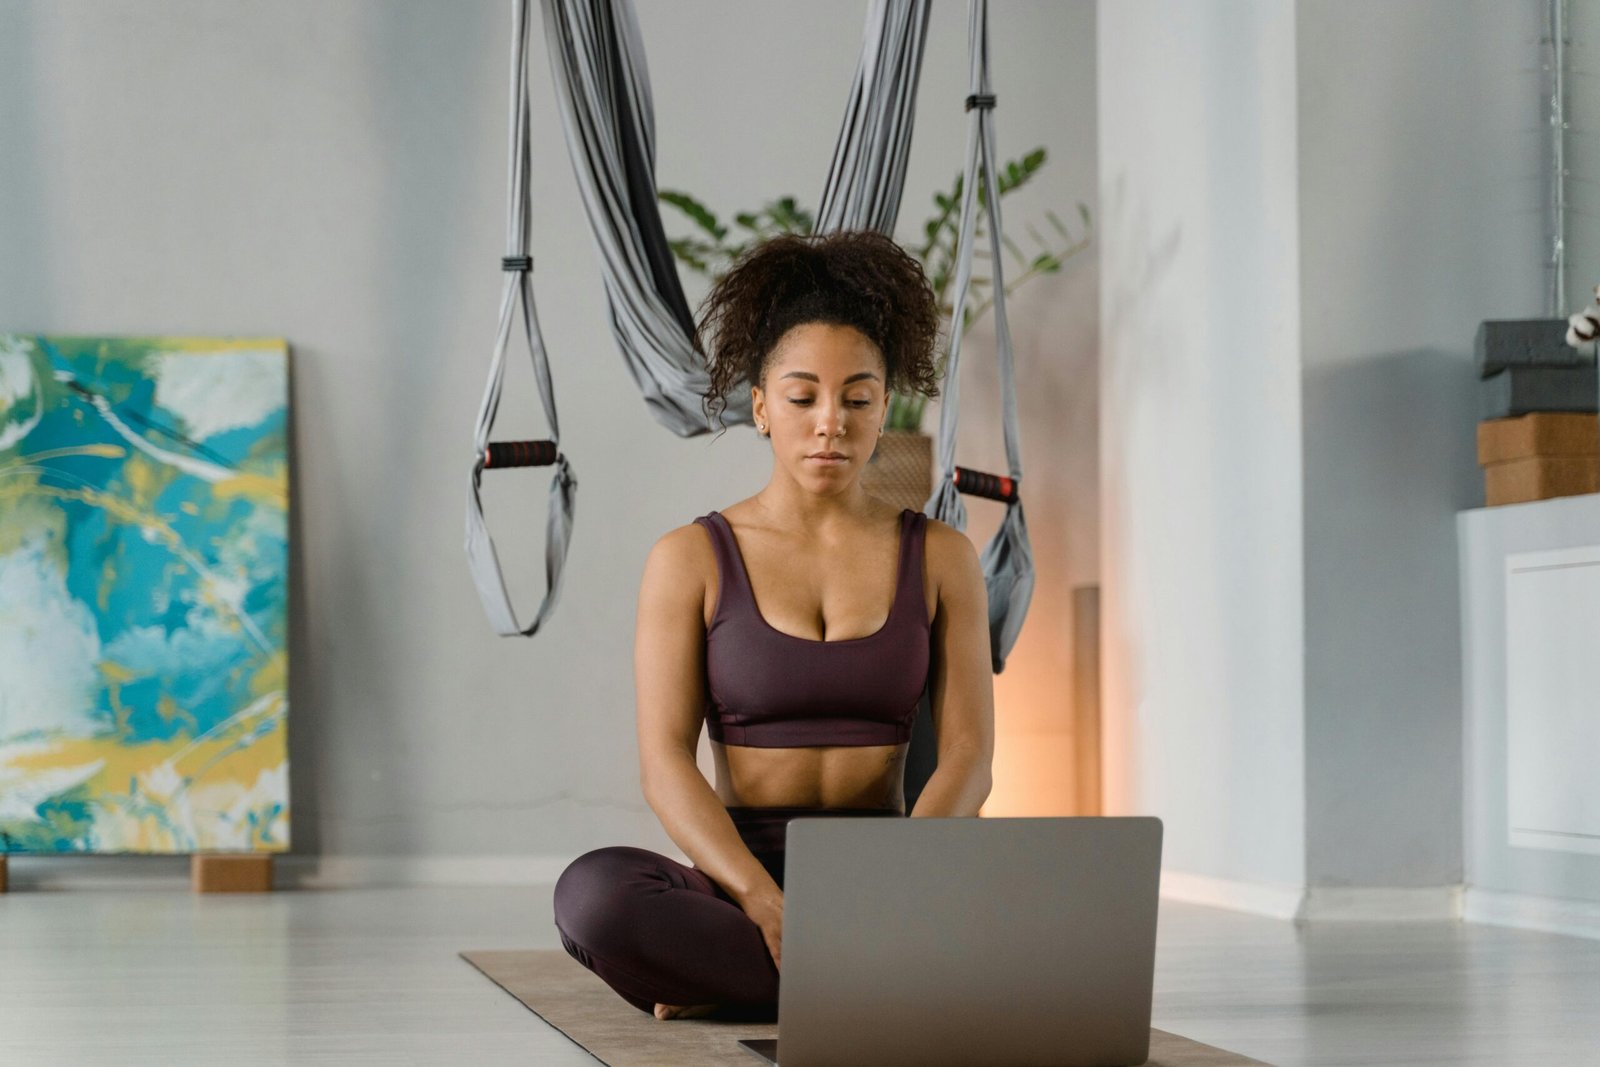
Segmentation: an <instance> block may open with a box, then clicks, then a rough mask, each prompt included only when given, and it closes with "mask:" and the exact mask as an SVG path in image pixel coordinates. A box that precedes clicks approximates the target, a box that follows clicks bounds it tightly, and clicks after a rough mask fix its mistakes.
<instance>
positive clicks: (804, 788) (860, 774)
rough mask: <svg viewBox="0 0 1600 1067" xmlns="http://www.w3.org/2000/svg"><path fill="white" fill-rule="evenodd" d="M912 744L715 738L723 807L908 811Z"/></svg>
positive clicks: (713, 752) (713, 751) (714, 754)
mask: <svg viewBox="0 0 1600 1067" xmlns="http://www.w3.org/2000/svg"><path fill="white" fill-rule="evenodd" d="M909 747H910V746H909V745H908V744H899V745H836V746H817V747H807V748H755V747H752V746H748V745H724V744H722V743H721V742H719V741H712V742H711V756H712V759H713V761H714V762H715V764H716V769H717V783H716V791H717V796H718V797H719V798H720V799H721V800H722V804H723V806H724V807H745V808H775V807H807V808H894V809H895V810H896V811H905V806H906V800H905V766H906V749H907V748H909Z"/></svg>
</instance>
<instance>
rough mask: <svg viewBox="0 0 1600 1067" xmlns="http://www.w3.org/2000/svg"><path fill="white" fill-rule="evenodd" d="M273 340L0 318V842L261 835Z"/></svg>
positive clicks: (115, 846)
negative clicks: (95, 331)
mask: <svg viewBox="0 0 1600 1067" xmlns="http://www.w3.org/2000/svg"><path fill="white" fill-rule="evenodd" d="M287 417H288V349H287V346H286V345H285V343H284V342H283V341H282V340H281V339H250V340H239V339H220V338H191V337H154V338H127V337H57V336H38V335H25V334H0V850H3V851H10V852H96V853H101V852H150V853H183V852H196V851H213V850H216V851H231V850H239V851H274V852H275V851H282V850H284V849H287V848H288V846H289V790H288V783H289V779H288V770H289V766H288V733H287V715H288V694H287V688H286V686H287V681H288V646H287V631H288V610H287V609H288V559H289V554H288V547H289V544H288V539H289V523H288V518H289V515H288V511H289V479H288V448H287Z"/></svg>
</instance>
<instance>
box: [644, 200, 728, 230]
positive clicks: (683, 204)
mask: <svg viewBox="0 0 1600 1067" xmlns="http://www.w3.org/2000/svg"><path fill="white" fill-rule="evenodd" d="M656 197H657V199H659V200H661V201H662V202H663V203H667V204H671V205H672V206H673V207H675V208H677V209H678V210H679V211H681V212H683V213H684V214H685V215H688V216H689V218H690V219H692V220H694V222H695V224H696V225H698V226H699V227H700V228H701V229H702V230H705V231H706V232H707V233H709V234H710V235H711V236H713V237H715V238H716V239H717V240H718V241H720V240H722V239H723V238H724V237H726V236H728V231H727V229H726V228H724V227H723V225H722V224H721V223H719V222H718V221H717V217H716V216H715V215H713V214H712V213H711V209H710V208H708V207H706V206H705V205H704V204H702V203H701V202H700V201H698V200H696V199H695V198H694V197H692V196H690V195H689V194H688V193H684V192H679V191H678V190H676V189H662V190H659V191H658V192H657V193H656Z"/></svg>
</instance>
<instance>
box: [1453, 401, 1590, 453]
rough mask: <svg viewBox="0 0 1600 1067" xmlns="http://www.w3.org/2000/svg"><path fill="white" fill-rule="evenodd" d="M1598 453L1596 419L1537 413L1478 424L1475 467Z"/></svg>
mask: <svg viewBox="0 0 1600 1067" xmlns="http://www.w3.org/2000/svg"><path fill="white" fill-rule="evenodd" d="M1597 453H1600V418H1597V417H1596V416H1594V415H1585V414H1579V413H1576V412H1565V411H1537V412H1533V413H1532V414H1528V415H1517V416H1514V417H1512V418H1509V419H1488V420H1486V421H1484V422H1480V423H1478V463H1479V465H1481V466H1488V465H1489V464H1491V463H1505V462H1508V461H1510V460H1513V459H1530V458H1532V457H1534V456H1593V455H1596V454H1597Z"/></svg>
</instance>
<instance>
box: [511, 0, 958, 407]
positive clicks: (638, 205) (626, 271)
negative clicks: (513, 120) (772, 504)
mask: <svg viewBox="0 0 1600 1067" xmlns="http://www.w3.org/2000/svg"><path fill="white" fill-rule="evenodd" d="M542 2H543V4H544V21H545V42H546V44H547V45H548V46H549V50H550V68H551V74H552V76H553V78H554V81H555V92H556V100H557V103H558V105H559V106H560V110H561V120H562V127H563V129H564V130H565V131H566V138H567V151H568V155H569V156H570V157H571V160H572V168H573V172H574V174H575V175H576V177H577V180H578V188H579V190H580V192H581V193H582V195H583V205H584V210H585V211H586V213H587V214H588V217H589V226H590V228H591V230H592V231H593V233H594V238H595V244H596V245H597V247H598V249H599V252H600V261H601V273H602V275H603V278H604V281H605V287H606V297H607V301H608V303H609V305H610V310H611V330H612V333H613V335H614V336H615V337H616V341H617V345H618V347H620V348H621V349H622V353H623V356H624V357H625V358H626V360H627V364H628V369H629V371H630V372H631V373H632V375H633V379H634V381H635V382H636V383H637V384H638V386H639V389H640V390H641V392H642V393H643V394H644V400H645V404H646V405H647V407H648V408H649V411H650V414H651V415H652V416H653V417H654V418H655V419H656V421H658V422H660V423H661V424H662V425H664V426H666V427H667V428H668V429H670V430H672V431H673V432H674V433H676V434H678V436H680V437H692V436H695V435H698V434H702V433H707V432H709V431H710V430H711V429H712V426H711V425H710V421H709V419H708V418H707V416H706V414H705V411H704V409H703V407H702V396H703V394H704V393H705V392H706V390H707V388H708V387H709V385H710V376H709V374H708V371H707V368H706V360H705V354H704V353H702V352H698V351H696V350H695V346H694V332H695V324H694V316H693V313H692V312H691V311H690V310H689V305H688V301H687V300H686V299H685V297H684V294H683V288H682V286H681V285H680V284H679V281H678V272H677V266H676V264H675V262H674V260H673V256H672V249H671V246H670V245H669V244H668V243H667V238H666V233H665V231H664V230H663V228H662V224H661V210H660V206H659V204H658V201H657V198H656V185H655V106H654V104H653V102H652V98H651V94H650V75H649V70H648V68H647V66H646V63H645V53H644V44H643V40H642V38H641V35H640V32H639V23H638V19H637V18H636V16H635V14H634V8H633V3H632V0H542ZM927 22H928V0H872V3H871V5H870V7H869V9H868V13H867V24H866V33H865V37H864V39H863V41H862V46H861V57H860V59H859V61H858V62H857V66H856V75H855V81H854V82H853V83H852V85H851V90H850V99H849V104H848V106H847V108H846V112H845V117H844V122H843V124H842V126H841V128H840V131H839V140H838V143H837V145H836V146H835V148H834V156H833V162H832V165H831V166H830V168H829V171H828V179H827V184H826V187H825V189H824V193H823V200H822V204H821V206H820V208H819V209H818V220H819V221H818V227H817V229H818V232H825V231H827V230H831V229H845V228H852V227H856V228H865V227H869V226H870V227H872V228H875V229H878V230H880V231H881V232H884V233H889V232H890V231H891V230H892V229H893V227H894V222H895V217H896V215H897V214H898V212H899V207H900V196H901V191H902V189H903V187H904V183H905V162H906V156H907V155H908V153H909V149H910V144H911V130H912V118H913V114H914V110H915V105H916V89H917V79H918V76H919V75H920V73H921V65H922V52H923V41H924V39H925V38H926V35H927ZM725 399H726V403H727V408H726V409H725V410H724V412H723V413H722V418H723V421H725V422H728V423H748V422H750V421H751V414H750V396H749V395H748V394H744V395H738V394H737V393H736V394H735V395H733V396H730V397H727V398H725Z"/></svg>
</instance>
